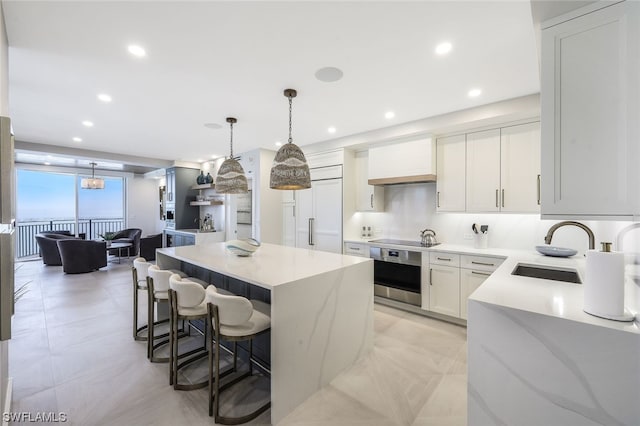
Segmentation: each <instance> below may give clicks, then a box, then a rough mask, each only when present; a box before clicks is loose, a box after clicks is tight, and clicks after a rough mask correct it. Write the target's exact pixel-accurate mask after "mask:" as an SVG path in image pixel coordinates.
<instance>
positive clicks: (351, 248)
mask: <svg viewBox="0 0 640 426" xmlns="http://www.w3.org/2000/svg"><path fill="white" fill-rule="evenodd" d="M349 250H356V251H360V248H358V247H349Z"/></svg>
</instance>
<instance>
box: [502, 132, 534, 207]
mask: <svg viewBox="0 0 640 426" xmlns="http://www.w3.org/2000/svg"><path fill="white" fill-rule="evenodd" d="M500 187H501V191H500V211H503V212H509V213H532V212H536V213H537V212H539V211H540V123H539V122H535V123H527V124H520V125H517V126H511V127H503V128H502V129H500Z"/></svg>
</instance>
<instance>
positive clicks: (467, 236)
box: [463, 234, 473, 240]
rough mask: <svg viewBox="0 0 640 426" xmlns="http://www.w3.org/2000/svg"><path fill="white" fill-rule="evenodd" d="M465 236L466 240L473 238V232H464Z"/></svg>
mask: <svg viewBox="0 0 640 426" xmlns="http://www.w3.org/2000/svg"><path fill="white" fill-rule="evenodd" d="M463 238H464V239H465V240H473V234H464V236H463Z"/></svg>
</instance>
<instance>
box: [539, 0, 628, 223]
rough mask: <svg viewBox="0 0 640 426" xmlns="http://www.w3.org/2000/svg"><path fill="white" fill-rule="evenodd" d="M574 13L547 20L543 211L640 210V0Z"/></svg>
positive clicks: (609, 214) (591, 215) (589, 215)
mask: <svg viewBox="0 0 640 426" xmlns="http://www.w3.org/2000/svg"><path fill="white" fill-rule="evenodd" d="M587 12H590V13H587ZM566 18H567V19H566V20H565V21H564V22H561V21H562V20H561V19H554V20H553V21H550V22H546V23H544V24H543V26H542V27H543V30H542V56H541V61H542V88H541V109H542V217H543V218H549V219H552V218H583V219H597V218H602V219H633V218H634V216H635V217H636V218H637V217H639V216H640V191H638V183H639V182H640V174H639V172H638V170H640V168H639V167H638V164H639V163H640V154H639V152H640V143H639V141H640V120H639V119H638V117H639V116H640V107H639V105H640V101H639V99H640V78H639V76H640V69H639V68H640V64H639V61H640V3H638V2H635V1H626V2H622V3H617V4H614V5H607V7H603V8H602V9H599V10H596V11H592V12H591V11H590V10H585V12H584V13H583V14H582V15H580V13H575V14H572V15H571V16H567V17H566Z"/></svg>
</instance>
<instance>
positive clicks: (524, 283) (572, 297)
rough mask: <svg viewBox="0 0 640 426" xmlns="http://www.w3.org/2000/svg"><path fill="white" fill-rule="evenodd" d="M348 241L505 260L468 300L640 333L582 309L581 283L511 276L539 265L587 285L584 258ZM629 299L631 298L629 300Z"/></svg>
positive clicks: (631, 268) (634, 269)
mask: <svg viewBox="0 0 640 426" xmlns="http://www.w3.org/2000/svg"><path fill="white" fill-rule="evenodd" d="M345 242H351V243H359V244H367V245H375V246H376V247H378V246H379V247H389V248H399V249H405V250H407V249H409V250H413V251H421V252H425V251H426V252H428V251H446V252H450V253H459V254H472V255H482V256H493V257H501V258H504V259H505V261H504V262H503V263H502V265H500V267H498V269H496V271H495V272H493V273H492V274H491V276H490V277H489V278H487V280H486V281H485V282H484V283H483V284H482V285H481V286H480V287H479V288H478V289H477V290H476V291H475V292H473V294H472V295H471V296H470V297H469V300H475V301H478V302H483V303H491V304H494V305H498V306H504V307H508V308H512V309H518V310H522V311H527V312H533V313H537V314H541V315H546V316H552V317H557V318H563V319H567V320H571V321H577V322H581V323H585V324H591V325H595V326H601V327H607V328H611V329H615V330H620V331H626V332H631V333H638V334H640V319H639V318H636V320H635V322H618V321H612V320H606V319H602V318H598V317H594V316H593V315H589V314H587V313H586V312H584V311H583V310H582V307H583V304H584V296H583V287H582V285H581V284H573V283H565V282H562V281H553V280H545V279H540V278H530V277H522V276H518V275H511V272H512V271H513V270H514V269H515V267H516V265H517V264H518V263H526V264H530V265H539V266H545V265H546V266H552V267H553V266H556V267H561V268H570V269H575V270H577V271H578V275H579V276H580V279H581V281H583V282H584V271H585V266H586V265H585V264H586V262H585V258H584V257H578V256H574V257H569V258H559V257H549V256H543V255H541V254H539V253H538V252H536V251H535V250H533V249H532V250H510V249H499V248H486V249H476V248H473V247H468V246H463V245H455V244H439V245H437V246H433V247H414V246H402V245H393V244H380V243H371V242H369V241H367V240H358V239H355V240H345ZM638 269H640V267H638V265H627V286H626V289H627V293H629V291H630V290H632V287H633V286H632V285H631V282H630V281H631V276H632V275H634V274H635V276H637V275H638ZM627 299H628V297H627Z"/></svg>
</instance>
